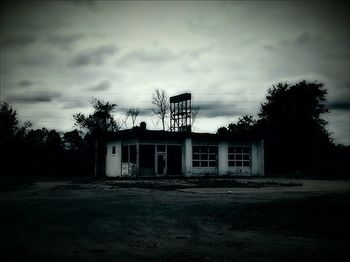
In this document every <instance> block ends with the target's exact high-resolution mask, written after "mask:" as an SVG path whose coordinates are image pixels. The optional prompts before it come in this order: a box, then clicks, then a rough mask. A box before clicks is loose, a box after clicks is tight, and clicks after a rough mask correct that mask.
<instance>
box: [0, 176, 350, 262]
mask: <svg viewBox="0 0 350 262" xmlns="http://www.w3.org/2000/svg"><path fill="white" fill-rule="evenodd" d="M0 183H1V184H0V208H1V211H0V261H6V262H7V261H65V262H68V261H279V262H280V261H340V259H342V260H344V261H350V260H349V259H350V254H349V252H350V251H349V248H350V240H349V239H350V181H318V180H291V179H268V178H261V179H236V180H220V179H206V180H196V179H193V180H136V181H127V180H120V181H118V180H99V181H95V180H88V179H87V180H82V179H80V180H63V179H62V180H53V179H51V180H47V179H46V180H43V179H36V180H26V181H24V182H21V183H19V182H18V181H15V182H14V181H11V180H9V179H7V180H4V179H2V180H0Z"/></svg>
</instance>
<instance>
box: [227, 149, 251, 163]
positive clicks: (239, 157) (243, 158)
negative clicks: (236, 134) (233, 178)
mask: <svg viewBox="0 0 350 262" xmlns="http://www.w3.org/2000/svg"><path fill="white" fill-rule="evenodd" d="M251 151H252V150H251V147H233V146H231V147H229V148H228V166H238V167H242V166H250V165H251V162H250V159H251Z"/></svg>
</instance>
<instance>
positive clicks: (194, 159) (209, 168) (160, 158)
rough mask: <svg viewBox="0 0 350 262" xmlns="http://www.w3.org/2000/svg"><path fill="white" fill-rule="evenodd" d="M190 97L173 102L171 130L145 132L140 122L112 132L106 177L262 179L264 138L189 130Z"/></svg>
mask: <svg viewBox="0 0 350 262" xmlns="http://www.w3.org/2000/svg"><path fill="white" fill-rule="evenodd" d="M190 98H191V94H188V93H186V94H182V95H179V96H175V97H171V98H170V121H171V127H170V130H171V131H160V130H147V128H146V123H144V122H141V124H140V126H139V127H134V128H132V129H128V130H121V131H118V132H116V133H115V134H113V135H112V136H111V137H110V139H109V141H108V142H107V154H106V176H107V177H125V176H130V177H132V176H134V177H141V176H157V177H158V176H177V175H178V176H185V177H190V176H203V175H238V176H263V175H264V144H263V140H261V139H252V138H251V139H235V138H233V137H229V136H222V135H218V134H209V133H194V132H191V121H190V120H191V119H190V118H191V102H190Z"/></svg>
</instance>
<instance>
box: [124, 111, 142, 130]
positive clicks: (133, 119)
mask: <svg viewBox="0 0 350 262" xmlns="http://www.w3.org/2000/svg"><path fill="white" fill-rule="evenodd" d="M139 113H140V110H139V109H138V108H137V107H136V108H130V109H129V110H128V111H127V112H126V120H125V122H126V121H127V120H128V118H129V117H131V123H132V127H134V126H135V123H136V118H137V116H138V115H139Z"/></svg>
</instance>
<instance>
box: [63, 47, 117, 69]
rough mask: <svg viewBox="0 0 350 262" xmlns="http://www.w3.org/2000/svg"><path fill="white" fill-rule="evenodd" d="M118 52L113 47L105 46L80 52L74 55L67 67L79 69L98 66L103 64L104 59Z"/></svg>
mask: <svg viewBox="0 0 350 262" xmlns="http://www.w3.org/2000/svg"><path fill="white" fill-rule="evenodd" d="M117 51H118V50H117V48H115V47H114V46H111V45H106V46H101V47H98V48H94V49H91V50H87V51H84V52H81V53H80V54H78V55H76V56H75V57H74V58H73V59H72V60H71V61H69V65H71V66H74V67H81V66H87V65H91V64H93V65H100V64H103V63H104V61H105V59H106V58H108V57H109V56H111V55H113V54H114V53H116V52H117Z"/></svg>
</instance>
